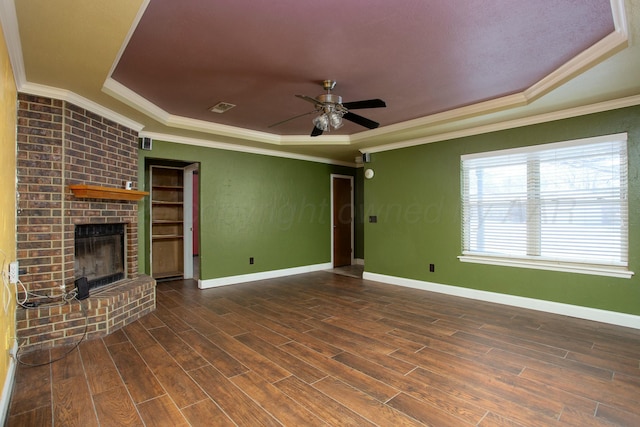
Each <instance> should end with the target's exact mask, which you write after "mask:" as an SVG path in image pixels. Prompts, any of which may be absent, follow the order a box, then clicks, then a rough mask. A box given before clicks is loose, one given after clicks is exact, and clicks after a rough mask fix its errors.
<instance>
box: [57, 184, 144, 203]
mask: <svg viewBox="0 0 640 427" xmlns="http://www.w3.org/2000/svg"><path fill="white" fill-rule="evenodd" d="M69 189H70V190H71V191H72V192H73V195H74V196H76V197H77V198H79V199H109V200H140V199H142V198H143V197H144V196H148V195H149V193H148V192H146V191H137V190H125V189H124V188H110V187H100V186H97V185H83V184H79V185H70V186H69Z"/></svg>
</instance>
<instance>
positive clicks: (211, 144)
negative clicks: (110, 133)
mask: <svg viewBox="0 0 640 427" xmlns="http://www.w3.org/2000/svg"><path fill="white" fill-rule="evenodd" d="M139 136H140V137H141V138H151V139H155V140H159V141H166V142H174V143H176V144H185V145H194V146H198V147H206V148H215V149H218V150H227V151H237V152H241V153H250V154H261V155H264V156H271V157H282V158H285V159H293V160H305V161H308V162H315V163H325V164H330V165H338V166H349V167H356V163H355V162H353V163H351V162H343V161H340V160H334V159H327V158H324V157H315V156H308V155H304V154H296V153H288V152H284V151H276V150H269V149H266V148H256V147H247V146H244V145H237V144H229V143H225V142H217V141H211V140H208V139H198V138H189V137H183V136H176V135H170V134H164V133H157V132H140V134H139Z"/></svg>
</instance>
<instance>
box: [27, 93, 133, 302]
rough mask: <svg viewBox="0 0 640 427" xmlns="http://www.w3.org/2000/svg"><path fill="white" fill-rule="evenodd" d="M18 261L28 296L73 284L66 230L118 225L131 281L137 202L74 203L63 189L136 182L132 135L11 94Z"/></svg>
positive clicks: (73, 109) (61, 106)
mask: <svg viewBox="0 0 640 427" xmlns="http://www.w3.org/2000/svg"><path fill="white" fill-rule="evenodd" d="M18 101H19V105H18V134H17V138H18V161H17V175H18V177H17V178H18V193H19V200H18V260H19V262H20V267H21V268H26V270H27V273H26V274H25V275H22V276H21V281H22V282H23V283H24V284H25V285H26V286H27V288H28V289H29V290H31V291H43V293H53V294H59V293H60V292H61V291H60V286H61V285H63V284H64V285H66V286H67V287H68V288H69V289H71V288H72V287H73V282H74V279H75V278H74V246H73V240H74V227H75V225H76V224H87V223H114V222H122V223H126V224H127V226H126V229H127V230H126V232H127V244H126V245H127V248H126V250H127V276H128V277H129V278H135V277H136V276H137V275H138V257H137V251H138V249H137V241H138V225H137V215H138V214H137V211H138V204H137V202H131V201H118V200H95V199H76V198H75V197H74V196H73V194H72V193H71V191H70V190H69V188H68V186H69V185H72V184H89V185H100V186H105V187H115V188H123V186H124V182H125V181H132V182H134V183H136V182H137V173H138V166H137V161H138V135H137V132H136V131H134V130H132V129H129V128H127V127H124V126H122V125H120V124H118V123H115V122H113V121H110V120H108V119H105V118H104V117H101V116H99V115H97V114H94V113H92V112H90V111H87V110H85V109H83V108H79V107H77V106H75V105H73V104H70V103H68V102H65V101H60V100H54V99H49V98H43V97H36V96H31V95H25V94H19V95H18Z"/></svg>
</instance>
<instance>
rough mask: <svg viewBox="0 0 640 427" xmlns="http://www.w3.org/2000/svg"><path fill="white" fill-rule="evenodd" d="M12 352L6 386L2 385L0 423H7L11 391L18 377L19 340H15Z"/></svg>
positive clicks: (5, 381)
mask: <svg viewBox="0 0 640 427" xmlns="http://www.w3.org/2000/svg"><path fill="white" fill-rule="evenodd" d="M11 354H12V356H11V357H10V358H9V369H8V370H7V376H6V378H5V379H4V386H3V387H2V398H0V425H6V420H7V415H9V402H11V392H12V391H13V384H14V383H15V377H16V367H17V366H16V365H17V362H16V354H18V341H14V342H13V348H12V349H11Z"/></svg>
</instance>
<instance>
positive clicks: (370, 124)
mask: <svg viewBox="0 0 640 427" xmlns="http://www.w3.org/2000/svg"><path fill="white" fill-rule="evenodd" d="M342 118H343V119H347V120H349V121H350V122H353V123H357V124H359V125H360V126H364V127H366V128H369V129H375V128H377V127H378V126H380V123H378V122H374V121H373V120H369V119H367V118H366V117H362V116H359V115H357V114H354V113H352V112H347V113H346V114H345V115H344V116H342Z"/></svg>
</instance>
